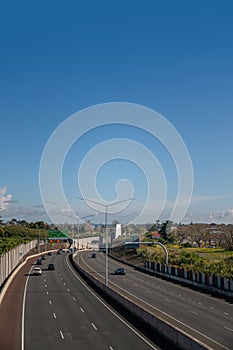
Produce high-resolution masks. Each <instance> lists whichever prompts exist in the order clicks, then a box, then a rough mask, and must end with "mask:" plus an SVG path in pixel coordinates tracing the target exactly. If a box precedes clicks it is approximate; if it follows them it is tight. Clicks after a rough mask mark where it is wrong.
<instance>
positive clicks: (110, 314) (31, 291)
mask: <svg viewBox="0 0 233 350" xmlns="http://www.w3.org/2000/svg"><path fill="white" fill-rule="evenodd" d="M48 263H54V264H55V267H56V269H55V271H49V270H47V265H48ZM41 267H42V276H33V275H31V274H30V273H29V275H28V277H27V282H26V288H25V297H24V303H23V313H22V324H23V327H22V350H53V349H54V350H64V349H67V350H68V349H69V350H74V349H75V350H77V349H81V350H84V349H87V350H89V349H95V350H98V349H99V350H104V349H110V350H125V349H127V350H130V349H134V350H137V349H138V350H151V349H160V348H159V347H157V346H156V345H155V344H153V343H152V342H151V341H150V340H148V339H147V338H145V336H143V335H142V334H141V333H140V332H138V331H137V330H136V329H135V328H133V327H132V326H131V325H130V324H128V323H127V322H126V321H125V320H124V319H123V318H122V317H121V316H120V315H119V314H117V313H116V312H115V311H114V310H113V309H111V308H110V307H109V306H108V305H107V304H106V303H105V302H104V300H103V299H101V298H100V297H99V296H98V295H96V294H95V293H94V292H93V291H92V290H91V289H90V288H89V287H88V286H87V285H86V284H85V283H84V282H83V281H82V280H81V279H80V277H79V276H78V275H77V273H76V272H74V270H73V269H72V267H71V266H70V264H69V259H68V254H66V253H63V254H62V255H56V254H53V255H52V256H49V257H47V258H46V261H44V262H43V265H42V266H41Z"/></svg>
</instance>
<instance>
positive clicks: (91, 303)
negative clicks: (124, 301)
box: [61, 260, 158, 349]
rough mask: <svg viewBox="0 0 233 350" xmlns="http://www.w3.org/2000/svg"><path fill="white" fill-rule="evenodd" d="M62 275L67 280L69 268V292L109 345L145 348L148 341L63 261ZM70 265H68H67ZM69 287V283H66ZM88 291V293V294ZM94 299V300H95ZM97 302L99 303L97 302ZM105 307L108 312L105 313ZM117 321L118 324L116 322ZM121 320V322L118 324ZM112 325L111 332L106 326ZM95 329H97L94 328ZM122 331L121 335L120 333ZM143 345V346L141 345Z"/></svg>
mask: <svg viewBox="0 0 233 350" xmlns="http://www.w3.org/2000/svg"><path fill="white" fill-rule="evenodd" d="M61 262H62V264H63V265H62V268H61V271H62V274H63V275H64V276H65V278H64V279H63V280H65V279H67V272H68V271H67V266H69V270H70V276H69V280H70V283H69V287H68V288H69V290H71V292H72V293H73V294H74V297H75V299H76V301H77V302H79V303H80V311H81V312H82V313H83V314H85V315H87V316H88V319H92V320H93V321H92V323H93V324H94V325H95V326H96V327H97V328H98V329H99V330H100V331H101V330H102V331H101V332H103V334H104V337H105V338H107V339H108V340H107V342H108V343H110V344H111V343H112V346H113V347H114V348H115V346H116V347H117V348H120V347H121V348H122V349H124V348H129V349H131V348H134V347H135V346H136V348H137V347H138V348H139V346H140V349H141V348H144V347H145V342H148V340H147V339H146V338H145V337H144V336H142V335H141V334H140V333H139V332H138V331H136V330H135V329H133V328H132V327H131V326H130V325H129V324H127V323H126V322H125V320H123V319H122V318H121V317H120V316H119V315H117V314H116V312H115V311H114V310H112V309H111V308H110V307H109V306H108V305H107V304H106V303H105V302H104V301H103V300H102V299H101V298H100V297H99V296H98V295H97V294H96V293H94V292H93V291H92V290H91V289H90V288H89V287H88V286H87V285H86V284H85V283H84V282H83V281H82V279H80V277H79V276H78V275H77V273H76V272H75V271H74V270H73V268H72V267H71V266H70V265H69V263H68V261H65V260H62V261H61ZM67 263H68V265H67ZM62 269H63V270H62ZM77 279H78V280H79V281H80V282H81V285H82V286H83V287H84V289H82V288H81V289H80V290H77ZM66 285H67V286H68V283H66ZM87 291H88V292H87ZM93 297H94V298H93ZM96 300H97V301H98V302H96ZM103 306H104V308H105V310H106V311H108V312H105V313H103ZM116 320H117V322H116ZM119 320H120V322H118V321H119ZM109 322H110V324H111V323H112V327H111V332H109V330H108V329H107V328H106V325H108V324H109ZM94 328H95V327H94ZM118 331H120V333H118ZM132 332H133V333H134V335H136V339H137V341H136V343H135V340H134V339H131V338H132ZM141 342H142V344H141ZM140 344H141V345H140ZM157 348H158V347H157Z"/></svg>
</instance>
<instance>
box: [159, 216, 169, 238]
mask: <svg viewBox="0 0 233 350" xmlns="http://www.w3.org/2000/svg"><path fill="white" fill-rule="evenodd" d="M167 225H168V220H167V221H166V222H164V223H162V226H161V228H160V230H159V233H160V237H161V238H162V239H164V240H165V241H166V240H167Z"/></svg>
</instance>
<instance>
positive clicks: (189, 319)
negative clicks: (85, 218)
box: [75, 251, 233, 350]
mask: <svg viewBox="0 0 233 350" xmlns="http://www.w3.org/2000/svg"><path fill="white" fill-rule="evenodd" d="M90 257H91V252H88V251H82V252H80V253H79V255H78V256H76V257H75V259H76V261H79V263H80V266H82V268H84V269H87V270H89V272H91V273H92V274H94V275H95V277H98V278H102V280H103V281H104V280H105V254H104V253H101V252H97V255H96V258H90ZM108 266H109V275H108V276H109V280H108V282H109V286H110V287H112V288H116V289H117V290H118V292H120V293H122V294H123V295H125V296H128V297H129V298H131V300H133V301H134V302H136V303H138V304H139V305H141V306H142V307H143V308H145V309H147V310H150V311H151V312H153V313H155V314H158V315H159V316H160V317H163V318H164V319H166V320H168V322H171V323H173V324H174V325H175V326H177V327H179V328H180V329H182V330H183V331H185V332H188V333H189V334H191V335H192V336H194V337H195V338H196V339H199V340H201V341H202V342H204V343H205V344H208V345H209V346H210V347H211V348H213V349H218V350H232V349H233V305H232V304H231V303H229V302H226V301H224V300H222V299H218V298H215V297H212V296H210V295H207V294H204V293H201V292H197V291H194V290H192V289H190V288H185V287H182V286H180V285H178V284H174V283H171V282H168V281H165V280H162V279H161V278H156V277H155V276H152V275H148V274H145V273H143V272H139V271H137V270H136V269H134V268H133V267H130V266H126V265H124V264H121V263H120V262H118V261H115V260H113V259H111V258H109V259H108ZM117 267H124V268H125V269H126V271H127V273H126V275H125V276H117V275H114V274H113V271H114V270H115V269H116V268H117Z"/></svg>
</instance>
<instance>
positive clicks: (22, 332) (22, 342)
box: [21, 266, 33, 350]
mask: <svg viewBox="0 0 233 350" xmlns="http://www.w3.org/2000/svg"><path fill="white" fill-rule="evenodd" d="M32 268H33V266H32V267H31V268H30V270H29V275H28V276H27V279H26V282H25V286H24V291H23V305H22V318H21V350H24V327H25V324H24V323H25V305H26V294H27V285H28V280H29V276H30V273H31V271H32Z"/></svg>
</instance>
